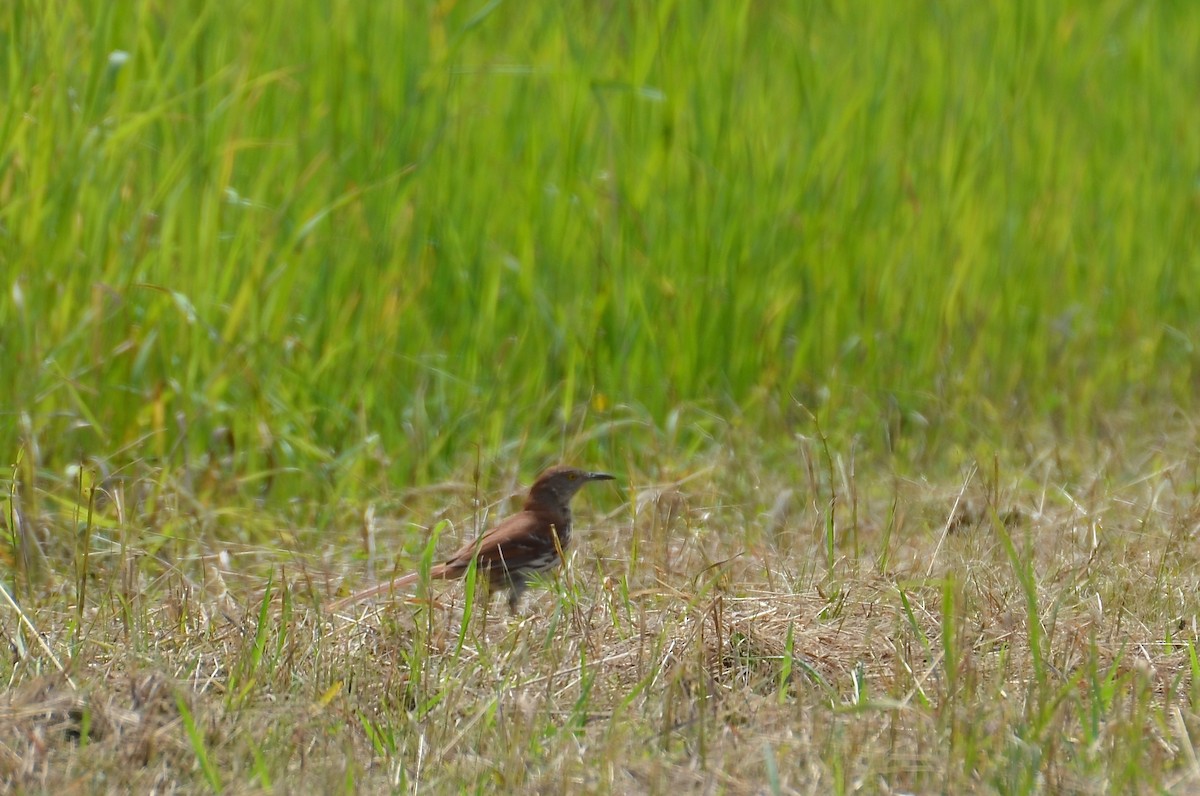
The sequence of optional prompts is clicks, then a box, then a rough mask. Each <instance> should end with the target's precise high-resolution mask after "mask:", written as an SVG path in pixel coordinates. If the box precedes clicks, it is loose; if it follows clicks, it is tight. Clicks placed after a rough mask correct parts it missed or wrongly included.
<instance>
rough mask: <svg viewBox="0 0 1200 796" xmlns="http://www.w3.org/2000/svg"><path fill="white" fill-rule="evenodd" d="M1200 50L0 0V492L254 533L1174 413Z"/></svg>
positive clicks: (938, 15) (687, 12)
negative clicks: (90, 474)
mask: <svg viewBox="0 0 1200 796" xmlns="http://www.w3.org/2000/svg"><path fill="white" fill-rule="evenodd" d="M1197 40H1200V10H1198V9H1196V8H1195V7H1193V6H1192V5H1191V4H1187V3H1155V2H1117V1H1115V0H1111V1H1108V2H1099V3H1091V2H1088V3H1085V2H1067V1H1066V0H1059V1H1053V0H1052V1H1051V2H1046V3H1038V4H1022V3H959V4H953V3H952V4H942V3H899V4H878V3H872V4H854V3H841V2H830V3H810V2H781V3H749V2H730V3H683V2H669V1H667V2H659V3H653V4H651V3H611V2H598V3H552V4H537V3H502V2H447V3H439V4H430V3H383V4H374V3H370V4H358V3H351V2H342V1H339V0H328V1H327V2H314V3H306V4H302V5H299V6H298V5H295V4H284V3H278V4H245V3H235V2H229V1H228V0H214V1H213V2H201V1H200V0H193V1H192V2H190V3H183V4H176V3H165V2H160V1H157V0H144V1H143V2H128V3H115V4H113V3H110V4H104V3H81V2H68V1H64V2H53V3H36V2H29V1H28V0H18V1H17V2H16V3H12V4H7V5H5V6H4V7H3V9H0V52H2V53H3V57H0V86H3V91H4V95H5V101H4V102H3V103H2V104H0V282H2V284H0V287H2V288H3V291H4V295H5V297H4V300H3V301H0V328H2V329H3V334H2V336H0V356H2V357H3V362H4V366H3V367H2V368H0V395H2V396H3V399H0V411H2V413H3V415H2V416H3V418H4V422H0V450H5V451H9V452H10V455H11V456H13V457H14V458H15V455H16V454H15V452H16V451H17V450H18V449H22V450H24V451H25V454H24V455H25V457H26V458H25V461H27V462H28V463H29V465H30V467H31V468H41V469H42V471H43V472H46V473H62V472H63V471H64V470H63V468H64V467H65V466H66V465H68V464H70V463H72V462H76V461H79V460H81V459H87V458H89V457H95V458H97V459H100V460H102V461H103V462H104V466H105V467H107V468H119V467H121V466H124V465H126V464H128V463H129V462H130V461H133V460H145V461H150V462H163V463H165V464H166V465H171V466H177V465H185V466H189V467H190V466H197V465H196V463H197V462H203V461H205V459H204V456H205V455H207V456H209V457H210V459H212V460H215V459H216V458H217V457H218V456H219V455H221V453H222V452H224V453H225V454H226V455H232V460H231V465H230V466H231V467H232V468H233V471H234V472H235V473H237V474H239V475H242V476H247V475H255V476H256V480H255V482H254V486H253V487H252V489H254V490H260V491H265V492H267V493H268V494H269V496H270V497H271V498H272V499H274V498H280V499H283V498H287V497H290V496H292V495H295V494H301V493H303V494H314V492H313V490H314V489H316V490H318V491H317V492H316V494H326V493H354V492H358V491H362V490H369V489H370V488H372V484H374V483H375V482H376V479H379V478H383V477H389V478H391V479H393V480H401V481H420V480H421V479H423V478H426V477H428V476H430V475H432V474H435V473H439V472H444V471H445V470H446V469H447V468H448V467H449V466H451V464H453V463H459V464H461V463H463V462H469V461H471V460H473V459H475V458H476V457H480V458H482V459H484V460H485V461H490V460H491V458H492V457H496V456H499V455H501V454H513V453H521V454H523V455H522V456H521V457H520V458H522V459H524V460H526V461H529V460H533V461H549V460H551V459H553V458H556V457H557V456H559V455H563V454H564V453H566V454H573V455H580V456H583V457H586V458H596V459H601V458H630V457H633V458H636V457H637V456H639V455H640V454H639V453H638V450H639V449H641V450H645V449H646V448H645V445H648V444H652V445H654V446H655V447H654V449H655V450H659V451H661V450H664V449H666V450H672V449H674V450H679V451H686V450H687V449H688V446H689V445H695V444H697V440H701V439H703V436H704V435H705V434H708V433H712V431H713V430H714V428H716V427H718V426H719V425H720V424H721V423H723V422H733V423H745V424H749V425H750V426H752V427H753V428H756V429H758V430H760V431H761V432H762V433H764V434H765V435H772V434H776V433H780V432H783V433H787V432H788V431H789V430H790V429H791V428H792V426H794V425H797V424H803V423H805V422H806V421H805V418H806V415H804V413H803V412H801V411H799V410H798V409H797V404H803V405H804V406H807V407H809V408H811V409H813V410H814V411H817V412H819V413H820V414H821V416H822V418H823V421H822V422H823V423H824V424H825V425H826V426H827V427H828V428H829V429H830V431H831V433H834V434H844V433H862V434H863V435H864V436H863V439H864V440H865V442H864V443H863V444H864V445H865V446H866V447H867V449H868V450H871V449H874V450H882V449H884V448H885V447H890V448H892V449H898V450H900V451H901V452H902V453H906V454H909V453H911V454H914V455H915V454H918V453H920V452H921V451H926V450H931V449H933V450H937V449H941V448H944V447H945V446H946V445H959V444H967V445H969V444H970V443H971V442H972V441H973V440H976V439H978V438H980V437H983V438H988V437H992V436H995V435H998V434H1000V433H1001V432H999V431H997V428H1002V427H1006V425H1005V424H1006V423H1007V424H1008V425H1007V427H1009V428H1011V421H1012V419H1013V418H1020V419H1021V421H1022V422H1023V423H1032V424H1037V423H1046V424H1056V425H1057V426H1058V427H1059V428H1060V429H1064V430H1066V431H1067V432H1068V433H1071V432H1077V431H1081V430H1084V429H1087V428H1090V426H1091V424H1093V423H1094V422H1095V421H1096V420H1097V419H1098V418H1100V417H1103V416H1105V415H1107V414H1111V413H1112V412H1113V411H1117V410H1122V409H1124V408H1129V407H1134V408H1137V407H1141V406H1144V405H1147V404H1148V405H1151V406H1153V405H1156V404H1158V403H1160V402H1167V401H1169V402H1172V403H1174V404H1177V405H1181V406H1184V407H1188V406H1191V405H1192V399H1191V393H1192V392H1193V387H1194V384H1195V373H1196V368H1195V363H1196V354H1195V351H1194V349H1195V344H1196V335H1197V327H1196V324H1195V321H1194V318H1195V317H1196V313H1197V310H1198V309H1200V288H1198V287H1197V285H1198V284H1200V280H1198V279H1197V276H1198V272H1200V255H1198V254H1197V252H1198V251H1200V247H1198V244H1200V231H1198V230H1200V225H1197V224H1196V223H1195V219H1196V214H1197V209H1198V205H1200V193H1198V188H1197V179H1198V174H1200V139H1197V138H1196V136H1195V135H1194V131H1195V130H1196V129H1198V128H1200V106H1197V104H1196V102H1195V86H1196V85H1198V84H1200V55H1197V50H1196V48H1195V46H1194V42H1195V41H1197ZM681 409H682V410H683V415H673V413H676V412H678V411H680V410H681ZM630 420H632V421H635V422H636V423H637V424H638V425H636V426H633V427H624V426H622V427H618V426H615V425H606V424H608V423H610V422H613V421H619V422H624V421H630ZM618 428H621V429H623V430H622V431H621V432H620V434H618V432H617V429H618ZM588 429H594V431H593V432H592V436H591V437H590V439H591V442H590V443H588V444H590V445H592V446H593V448H594V449H591V450H570V451H564V450H563V446H564V445H565V444H566V440H567V439H575V438H577V435H578V434H579V433H580V432H581V431H583V432H586V431H587V430H588ZM631 440H636V441H638V443H639V444H638V445H637V446H634V445H629V444H627V443H628V442H629V441H631ZM64 477H65V476H64ZM267 486H269V487H270V489H266V487H267ZM248 488H249V487H248Z"/></svg>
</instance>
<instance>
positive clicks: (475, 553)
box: [444, 511, 555, 577]
mask: <svg viewBox="0 0 1200 796" xmlns="http://www.w3.org/2000/svg"><path fill="white" fill-rule="evenodd" d="M554 533H555V531H554V518H552V517H547V516H546V515H545V514H542V513H538V512H532V511H520V512H517V513H516V514H513V515H512V516H511V517H508V518H507V519H505V520H504V521H503V522H501V523H500V524H499V525H497V526H496V527H495V528H492V529H491V530H490V531H488V532H487V533H485V534H484V535H483V536H481V537H479V538H478V539H474V540H472V541H470V542H467V543H466V544H465V545H463V546H462V547H460V548H459V549H458V550H457V551H456V552H455V553H454V555H452V556H450V557H449V558H448V559H446V563H445V565H444V566H445V567H446V570H447V573H448V576H449V577H454V575H453V574H449V573H454V572H465V571H466V570H467V567H468V566H470V564H471V559H472V558H476V557H478V560H479V563H478V565H477V566H478V568H479V569H481V570H491V569H493V568H496V567H499V568H501V569H518V568H521V567H523V566H525V565H526V564H528V563H530V562H533V561H537V560H539V559H542V558H544V557H546V556H547V555H554V551H555V547H554Z"/></svg>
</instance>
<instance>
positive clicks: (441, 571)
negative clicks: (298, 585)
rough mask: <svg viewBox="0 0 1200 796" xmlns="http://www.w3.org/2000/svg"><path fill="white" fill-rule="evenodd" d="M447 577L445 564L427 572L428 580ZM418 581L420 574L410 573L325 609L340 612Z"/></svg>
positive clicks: (447, 569) (448, 574)
mask: <svg viewBox="0 0 1200 796" xmlns="http://www.w3.org/2000/svg"><path fill="white" fill-rule="evenodd" d="M447 577H450V572H449V568H448V567H447V566H446V565H445V564H438V565H436V566H434V567H433V568H432V569H430V570H429V579H430V580H445V579H446V578H447ZM420 579H421V573H420V572H410V573H408V574H407V575H404V576H401V577H399V578H393V579H392V580H389V581H386V582H384V583H380V584H378V585H376V586H371V587H370V588H367V589H363V590H362V591H356V592H354V594H348V595H346V596H345V597H343V598H341V599H340V600H334V601H333V602H331V603H329V605H327V606H326V607H325V609H326V610H327V611H330V612H333V611H340V610H342V609H343V608H346V607H348V606H351V605H354V604H355V603H360V602H362V601H363V600H369V599H371V598H372V597H378V596H379V595H381V594H391V593H392V592H396V591H399V590H400V589H404V588H407V587H408V586H411V585H413V584H414V583H416V582H417V581H418V580H420Z"/></svg>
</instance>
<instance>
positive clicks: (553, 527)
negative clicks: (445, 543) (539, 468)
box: [329, 466, 613, 612]
mask: <svg viewBox="0 0 1200 796" xmlns="http://www.w3.org/2000/svg"><path fill="white" fill-rule="evenodd" d="M611 480H613V476H611V475H609V474H608V473H589V472H587V471H586V470H579V469H577V468H574V467H562V466H559V467H551V468H550V469H549V470H546V471H545V472H543V473H542V474H541V475H539V476H538V477H537V480H536V481H534V482H533V486H532V487H530V488H529V497H527V498H525V507H524V508H523V509H521V511H519V512H517V513H516V514H514V515H512V516H511V517H509V518H507V519H506V520H504V521H503V522H501V523H500V524H499V525H497V526H496V527H495V528H492V529H491V530H490V531H488V532H487V533H485V534H483V535H482V536H480V537H479V538H478V539H475V540H474V541H472V542H468V543H467V544H465V545H463V546H462V547H460V548H459V549H458V552H456V553H455V554H454V555H452V556H450V558H448V559H446V563H444V564H438V565H436V566H434V567H433V568H432V569H430V570H429V579H430V580H451V579H454V578H461V577H463V576H464V575H466V574H467V568H468V567H469V566H470V564H471V561H472V560H474V561H475V562H476V564H475V567H476V572H478V573H479V575H480V577H485V578H487V582H488V585H489V586H490V587H491V588H493V589H494V588H496V587H497V586H503V587H504V588H506V589H508V607H509V610H511V611H514V612H515V611H516V610H517V601H518V600H520V598H521V594H522V593H523V592H524V591H525V588H526V586H527V585H528V582H529V576H530V575H532V574H534V573H535V572H545V571H546V570H549V569H553V568H554V567H557V566H558V565H559V563H560V561H561V558H560V552H561V551H565V550H566V549H567V546H568V545H570V544H571V498H572V497H574V496H575V493H576V492H578V491H579V488H580V487H582V486H583V485H584V484H586V483H588V482H589V481H611ZM419 578H420V573H419V572H412V573H409V574H408V575H405V576H403V577H400V578H396V579H395V580H391V581H388V582H387V583H381V584H379V585H378V586H372V587H371V588H369V589H364V590H362V591H360V592H356V593H354V594H351V595H349V596H348V597H343V598H342V599H340V600H336V601H334V602H332V603H330V604H329V610H330V611H337V610H340V609H342V608H344V607H346V606H347V605H352V604H353V603H357V602H360V601H362V600H366V599H369V598H371V597H377V596H379V595H380V594H387V593H389V592H391V591H393V590H395V589H402V588H404V587H405V586H409V585H411V584H413V583H416V582H417V580H418V579H419Z"/></svg>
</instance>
